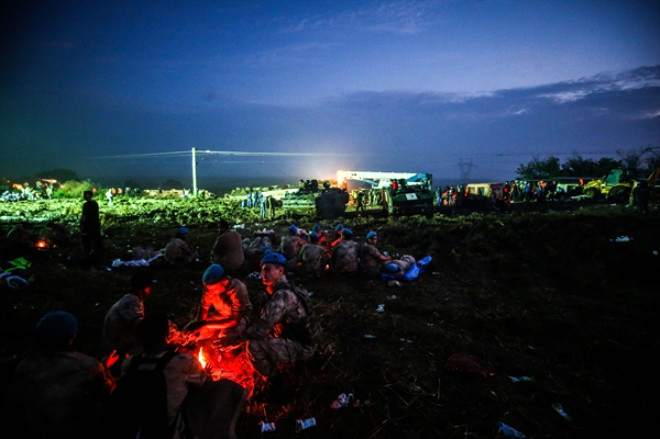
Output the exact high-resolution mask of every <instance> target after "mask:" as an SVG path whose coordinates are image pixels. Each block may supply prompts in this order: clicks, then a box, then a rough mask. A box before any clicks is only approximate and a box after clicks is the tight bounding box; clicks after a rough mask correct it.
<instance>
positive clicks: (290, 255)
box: [280, 224, 306, 269]
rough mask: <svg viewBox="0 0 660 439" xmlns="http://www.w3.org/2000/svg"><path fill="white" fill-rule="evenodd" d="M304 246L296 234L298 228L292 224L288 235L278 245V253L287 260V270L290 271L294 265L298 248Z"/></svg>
mask: <svg viewBox="0 0 660 439" xmlns="http://www.w3.org/2000/svg"><path fill="white" fill-rule="evenodd" d="M305 244H306V242H305V240H304V239H302V238H301V237H300V235H299V234H298V227H296V226H295V225H293V224H292V225H291V226H290V227H289V234H288V235H286V236H284V237H283V238H282V243H281V244H280V251H281V252H282V255H283V256H284V257H285V258H286V260H287V268H289V269H291V268H293V267H294V266H295V265H296V263H297V262H298V255H299V253H300V248H301V247H302V246H303V245H305Z"/></svg>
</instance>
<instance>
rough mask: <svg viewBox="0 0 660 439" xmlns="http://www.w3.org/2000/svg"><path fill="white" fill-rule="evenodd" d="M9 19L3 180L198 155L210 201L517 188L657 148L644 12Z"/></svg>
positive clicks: (123, 13)
mask: <svg viewBox="0 0 660 439" xmlns="http://www.w3.org/2000/svg"><path fill="white" fill-rule="evenodd" d="M1 16H2V30H1V32H2V39H1V45H0V47H1V50H2V62H1V63H0V75H1V78H2V81H1V83H0V149H1V151H2V159H1V161H0V176H2V177H11V176H24V175H30V174H32V173H37V172H40V171H45V170H50V169H55V168H65V169H71V170H74V171H76V172H77V173H78V174H79V175H80V177H81V178H91V179H96V180H102V179H105V180H106V181H110V182H111V181H113V180H116V184H122V182H123V181H124V180H125V179H128V178H132V179H136V180H139V178H141V177H145V176H156V177H161V176H162V177H172V178H188V177H187V176H190V174H191V162H192V161H191V154H190V152H191V150H192V148H193V147H194V148H196V149H197V150H198V151H200V154H199V155H198V165H197V172H198V176H199V177H200V179H201V180H202V181H203V179H204V178H205V177H210V176H228V177H232V176H238V175H241V176H242V175H245V176H254V177H260V176H267V177H269V176H292V177H294V178H295V179H294V180H293V181H297V179H298V178H330V177H332V176H333V175H334V174H335V172H336V171H337V170H338V169H351V170H371V171H402V172H432V173H433V174H434V181H442V180H446V179H458V178H465V177H467V178H468V179H469V180H472V181H475V180H479V179H489V180H505V179H510V178H512V177H514V176H515V170H516V168H517V167H518V165H520V164H521V163H525V164H526V163H528V162H529V161H530V160H531V159H532V158H534V157H539V158H547V157H548V156H555V157H558V158H560V159H567V158H570V157H573V156H578V155H579V156H582V157H583V158H593V159H598V158H600V157H604V156H608V157H613V158H619V156H618V155H617V154H619V153H621V152H623V153H625V152H627V151H638V150H641V149H642V148H644V147H647V146H658V145H660V6H659V5H658V3H657V2H652V1H648V0H642V1H636V0H625V1H615V0H594V1H582V0H570V1H561V0H551V1H550V0H548V1H542V0H540V1H531V0H530V1H524V0H517V1H349V0H346V1H342V0H335V1H318V0H314V1H213V0H208V1H202V0H188V1H171V0H159V1H150V0H147V1H145V0H141V1H136V0H130V1H125V0H114V1H100V0H94V1H86V0H81V1H73V0H71V1H43V2H35V1H15V2H14V1H10V2H4V3H3V6H2V14H1ZM206 150H209V151H214V152H215V153H213V154H204V153H203V151H206ZM229 152H233V154H229ZM265 153H268V154H265Z"/></svg>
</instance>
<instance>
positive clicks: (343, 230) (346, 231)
mask: <svg viewBox="0 0 660 439" xmlns="http://www.w3.org/2000/svg"><path fill="white" fill-rule="evenodd" d="M341 234H342V235H346V236H353V231H352V230H351V229H341Z"/></svg>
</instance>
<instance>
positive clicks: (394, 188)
mask: <svg viewBox="0 0 660 439" xmlns="http://www.w3.org/2000/svg"><path fill="white" fill-rule="evenodd" d="M432 179H433V176H432V175H431V174H430V173H427V172H380V171H347V170H340V171H337V184H338V185H339V187H342V188H346V190H347V191H348V192H349V193H350V194H351V197H350V200H349V206H350V207H351V210H354V211H355V212H356V213H358V214H361V213H365V214H368V213H384V214H386V215H392V216H399V215H426V216H427V217H431V216H433V200H434V198H435V193H434V192H433V189H432Z"/></svg>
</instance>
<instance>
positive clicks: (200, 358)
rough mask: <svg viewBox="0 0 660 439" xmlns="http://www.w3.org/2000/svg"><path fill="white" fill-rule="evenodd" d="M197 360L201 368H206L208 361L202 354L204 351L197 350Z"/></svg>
mask: <svg viewBox="0 0 660 439" xmlns="http://www.w3.org/2000/svg"><path fill="white" fill-rule="evenodd" d="M197 360H198V361H199V364H201V365H202V368H206V365H207V364H208V362H209V359H208V357H207V356H206V355H205V354H204V349H202V348H199V353H198V354H197Z"/></svg>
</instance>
